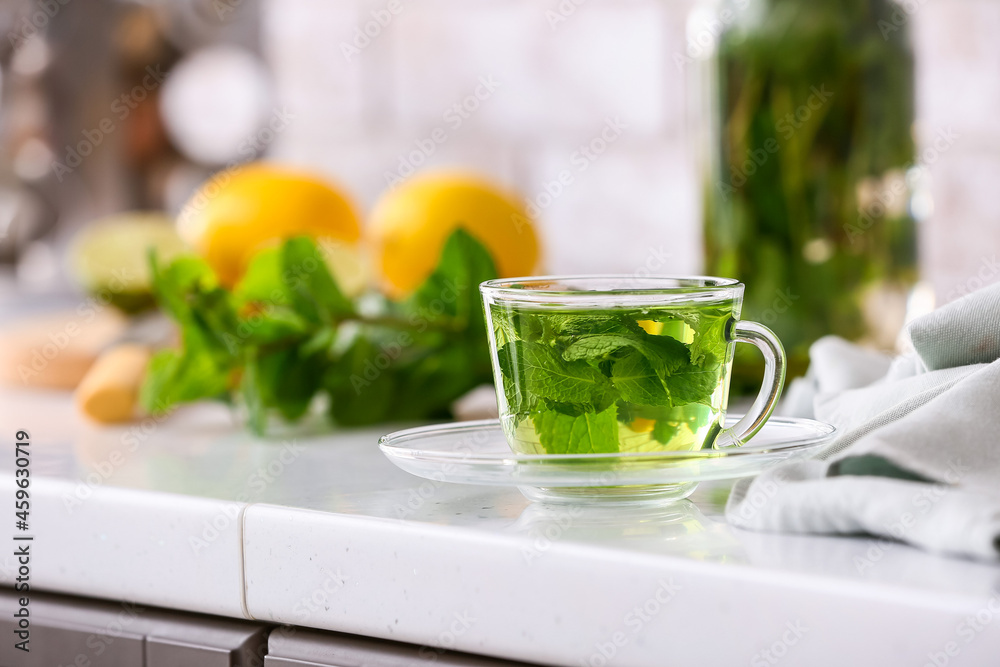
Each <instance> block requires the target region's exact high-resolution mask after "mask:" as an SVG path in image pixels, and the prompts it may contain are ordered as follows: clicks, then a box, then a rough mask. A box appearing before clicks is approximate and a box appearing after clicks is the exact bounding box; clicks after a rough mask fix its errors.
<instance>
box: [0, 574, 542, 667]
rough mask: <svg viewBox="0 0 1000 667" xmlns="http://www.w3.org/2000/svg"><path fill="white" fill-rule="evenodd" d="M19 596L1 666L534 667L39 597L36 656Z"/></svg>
mask: <svg viewBox="0 0 1000 667" xmlns="http://www.w3.org/2000/svg"><path fill="white" fill-rule="evenodd" d="M19 597H20V594H18V593H16V592H15V591H13V590H12V589H10V588H0V637H2V638H3V639H2V640H0V667H427V666H428V665H432V664H433V665H436V666H439V667H527V666H526V665H523V664H522V663H513V662H508V661H502V660H495V659H492V658H484V657H480V656H474V655H469V654H464V653H455V652H451V651H444V650H443V649H437V648H432V647H428V646H414V645H412V644H402V643H399V642H391V641H383V640H380V639H371V638H368V637H359V636H356V635H346V634H341V633H338V632H325V631H320V630H308V629H305V628H300V627H295V626H289V625H283V626H274V625H264V624H261V623H252V622H248V621H239V620H233V619H226V618H219V617H215V616H205V615H202V614H189V613H184V612H177V611H169V610H164V609H159V608H155V607H150V606H148V605H142V604H134V603H129V602H118V603H115V602H108V601H104V600H93V599H89V598H80V597H73V596H69V595H55V594H51V593H37V592H32V593H31V597H30V602H29V604H28V610H29V614H30V616H29V619H30V640H29V648H30V649H31V650H30V651H29V652H27V653H25V652H23V651H20V650H17V649H16V648H14V643H15V641H17V640H16V638H15V634H14V633H15V631H16V630H17V619H16V618H15V617H14V613H15V612H16V611H17V610H18V609H19V604H18V598H19Z"/></svg>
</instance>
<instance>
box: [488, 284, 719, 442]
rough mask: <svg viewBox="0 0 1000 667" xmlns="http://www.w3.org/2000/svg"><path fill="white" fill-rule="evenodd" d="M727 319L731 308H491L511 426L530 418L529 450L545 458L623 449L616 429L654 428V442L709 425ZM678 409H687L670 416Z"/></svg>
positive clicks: (716, 412)
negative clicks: (643, 423) (639, 424)
mask: <svg viewBox="0 0 1000 667" xmlns="http://www.w3.org/2000/svg"><path fill="white" fill-rule="evenodd" d="M732 319H733V304H732V303H729V304H726V305H719V304H714V305H707V306H699V307H691V308H689V309H683V310H682V309H677V308H670V309H669V310H667V309H664V310H663V311H661V312H660V311H658V310H657V309H655V308H653V309H643V310H641V311H638V310H628V309H622V310H603V311H587V312H552V311H539V310H534V311H528V310H517V309H510V310H505V309H503V308H502V307H500V306H499V305H498V306H495V307H494V308H493V309H492V315H491V320H492V325H493V335H494V338H495V340H496V344H497V358H498V362H499V366H500V372H501V377H502V383H503V393H504V396H505V397H506V402H507V407H508V412H509V413H510V414H511V415H513V423H511V424H510V427H512V428H513V429H515V431H516V430H517V429H518V428H519V427H520V426H521V424H522V423H523V422H526V421H530V424H531V426H532V427H533V431H534V438H537V443H531V444H532V445H535V444H537V447H536V449H540V450H541V451H539V452H538V453H548V454H580V453H604V452H618V451H623V445H622V443H621V442H620V438H619V435H620V434H619V424H623V425H628V424H632V423H633V422H635V421H636V420H637V419H643V420H650V421H653V422H654V425H653V427H652V438H653V439H654V440H655V441H656V442H659V443H661V444H667V443H670V442H671V440H672V439H673V438H674V436H675V435H676V434H677V432H678V429H680V428H681V427H682V426H684V425H686V426H687V427H688V429H689V430H690V431H691V432H692V433H693V432H695V431H700V430H701V429H703V428H706V427H709V428H710V427H711V425H710V424H709V423H708V422H711V421H712V420H717V418H718V417H719V416H720V414H721V400H722V399H721V397H720V395H719V394H717V392H716V389H717V388H718V387H719V385H720V383H722V382H723V380H724V379H725V363H726V355H727V349H728V339H727V331H726V327H727V326H729V324H730V323H731V322H732ZM640 322H642V323H643V324H646V326H647V327H648V328H653V327H656V328H657V329H660V334H658V335H653V334H650V333H648V332H647V331H646V328H644V327H643V326H642V324H640ZM682 340H687V341H688V342H682ZM684 406H688V407H689V408H690V409H688V410H677V408H683V407H684ZM514 439H515V440H518V439H519V438H518V436H517V435H516V434H515V436H514ZM710 444H711V443H709V445H710ZM528 448H529V446H526V447H525V449H528Z"/></svg>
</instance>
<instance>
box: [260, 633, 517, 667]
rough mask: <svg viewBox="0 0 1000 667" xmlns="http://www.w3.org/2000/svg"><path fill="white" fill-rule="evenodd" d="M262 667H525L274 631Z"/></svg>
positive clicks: (363, 641)
mask: <svg viewBox="0 0 1000 667" xmlns="http://www.w3.org/2000/svg"><path fill="white" fill-rule="evenodd" d="M264 665H265V667H428V665H437V666H439V667H527V666H526V665H524V664H523V663H514V662H509V661H505V660H495V659H493V658H484V657H480V656H474V655H469V654H467V653H455V652H452V651H444V650H442V649H437V648H432V647H429V646H414V645H413V644H400V643H398V642H389V641H383V640H379V639H369V638H368V637H359V636H356V635H345V634H340V633H337V632H320V631H316V630H305V629H302V628H297V627H292V626H282V627H280V628H275V629H274V630H273V631H272V632H271V635H270V637H269V638H268V640H267V657H266V658H265V659H264Z"/></svg>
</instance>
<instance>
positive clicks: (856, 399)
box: [726, 284, 1000, 560]
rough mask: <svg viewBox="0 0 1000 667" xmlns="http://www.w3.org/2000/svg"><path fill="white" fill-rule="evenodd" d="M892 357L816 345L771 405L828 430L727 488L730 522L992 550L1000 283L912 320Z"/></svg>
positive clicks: (967, 551) (998, 436) (999, 490)
mask: <svg viewBox="0 0 1000 667" xmlns="http://www.w3.org/2000/svg"><path fill="white" fill-rule="evenodd" d="M908 333H909V338H910V341H911V342H912V345H913V352H912V353H909V354H906V355H903V356H901V357H898V358H896V359H891V358H889V357H888V356H886V355H882V354H879V353H877V352H872V351H869V350H865V349H863V348H860V347H858V346H856V345H853V344H851V343H848V342H847V341H844V340H842V339H839V338H835V337H828V338H824V339H821V340H819V341H817V342H816V343H815V344H814V345H813V347H812V348H811V350H810V361H811V364H810V369H809V373H808V374H807V376H806V377H805V378H802V379H799V380H796V381H795V382H793V383H792V385H791V386H790V387H789V389H788V392H787V397H786V399H785V402H784V404H783V406H782V408H783V409H782V411H783V412H784V413H785V414H788V415H791V416H800V417H812V418H815V419H819V420H822V421H826V422H830V423H831V424H833V425H834V426H836V427H837V429H838V432H837V437H836V439H835V440H834V442H833V443H832V444H831V445H830V446H829V447H828V448H827V449H825V450H824V452H823V453H822V454H821V455H820V456H819V457H818V458H817V459H816V460H812V461H806V462H803V463H793V464H789V465H786V466H782V467H779V468H775V469H773V470H771V471H768V472H766V473H764V474H762V475H760V476H759V477H757V478H756V479H753V480H741V481H740V482H738V483H737V484H736V486H735V487H734V489H733V492H732V494H731V495H730V497H729V502H728V504H727V506H726V518H727V519H728V521H729V522H730V523H731V524H733V525H735V526H739V527H741V528H747V529H750V530H761V531H776V532H796V533H847V534H850V533H868V534H872V535H877V536H884V537H887V538H891V539H898V540H902V541H905V542H909V543H911V544H914V545H916V546H919V547H922V548H924V549H927V550H929V551H934V552H939V553H948V554H954V555H964V556H970V557H975V558H982V559H990V560H995V559H997V558H998V557H1000V284H998V285H993V286H991V287H987V288H984V289H982V290H979V291H977V292H974V293H972V294H969V295H968V296H966V297H964V298H962V299H960V300H958V301H954V302H952V303H950V304H948V305H946V306H943V307H942V308H939V309H938V310H936V311H934V312H933V313H930V314H929V315H926V316H924V317H921V318H919V319H917V320H914V321H913V322H912V323H911V325H910V327H909V330H908Z"/></svg>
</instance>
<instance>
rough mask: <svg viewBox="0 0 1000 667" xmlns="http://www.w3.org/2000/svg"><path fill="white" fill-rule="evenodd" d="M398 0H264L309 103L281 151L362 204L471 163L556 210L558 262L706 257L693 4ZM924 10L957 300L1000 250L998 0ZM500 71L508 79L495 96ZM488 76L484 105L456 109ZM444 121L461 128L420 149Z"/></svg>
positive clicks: (934, 265) (928, 244)
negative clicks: (399, 185)
mask: <svg viewBox="0 0 1000 667" xmlns="http://www.w3.org/2000/svg"><path fill="white" fill-rule="evenodd" d="M395 2H398V3H399V4H398V5H397V6H396V8H397V9H398V12H397V13H395V14H393V13H390V12H388V11H386V10H387V8H388V7H390V2H389V0H335V1H331V0H268V2H266V3H265V4H266V5H267V10H266V11H267V20H265V21H264V25H265V27H266V34H265V36H264V44H265V50H266V52H267V54H268V56H269V58H270V60H271V63H272V66H273V68H274V70H275V74H276V79H277V89H278V93H279V96H280V98H281V101H282V103H283V104H285V105H286V106H287V107H288V108H289V109H291V110H292V112H293V113H295V120H294V122H293V123H292V125H291V126H290V127H289V128H288V129H287V130H286V131H285V132H283V133H282V134H281V136H280V137H279V138H278V140H277V141H276V142H275V144H274V146H273V151H272V152H273V155H274V157H276V158H278V159H285V160H289V161H294V162H297V163H302V164H307V165H312V166H315V167H318V168H320V169H323V170H325V171H326V172H328V173H329V174H330V175H331V177H333V178H335V179H336V180H338V181H340V182H341V183H343V184H344V185H345V186H347V187H348V188H350V190H351V191H352V192H354V193H355V195H356V196H357V198H358V199H359V200H360V201H359V203H360V204H361V205H362V206H363V207H364V208H368V207H370V206H371V205H372V203H373V202H374V201H375V199H376V198H377V197H378V195H379V193H380V192H381V191H382V190H383V189H384V188H385V186H386V182H387V174H392V173H399V170H400V168H401V166H402V167H403V168H404V169H406V168H408V166H412V165H413V164H416V163H419V165H420V167H422V168H426V167H428V166H435V167H466V168H471V169H474V170H476V171H479V172H481V173H483V174H485V175H487V176H489V177H491V178H493V179H495V180H496V181H497V182H499V183H501V184H503V185H505V186H507V187H510V188H514V189H516V190H518V191H519V192H520V193H522V194H523V195H524V196H525V197H526V198H528V199H529V200H531V201H532V202H534V203H535V204H536V205H538V206H539V210H540V213H539V223H540V226H541V229H542V233H543V236H544V241H545V249H546V263H547V268H548V269H549V270H550V271H554V272H585V271H602V272H604V271H635V270H637V269H639V268H641V267H643V266H645V265H647V263H650V262H654V260H653V259H651V258H653V257H655V258H657V259H656V260H655V261H657V262H658V261H660V260H659V259H658V258H660V257H661V255H662V253H664V252H665V253H668V254H669V257H668V258H667V259H666V260H665V261H664V264H663V265H662V266H658V267H657V270H660V271H673V272H694V271H698V270H700V267H701V260H700V254H701V242H700V222H699V215H700V213H699V210H700V202H699V200H700V195H699V190H698V180H697V177H696V174H695V172H694V170H693V168H692V166H691V165H692V161H691V160H690V151H689V149H688V146H687V144H689V143H690V142H688V141H687V139H688V137H687V133H686V127H687V126H686V125H685V120H686V118H685V108H686V105H687V104H689V102H687V101H686V98H685V90H686V88H685V83H684V80H683V76H684V75H685V74H687V73H688V72H685V71H681V70H680V69H679V68H678V67H677V66H676V64H675V62H674V55H675V54H677V53H681V52H683V47H684V42H683V39H684V23H685V17H686V14H687V11H688V8H689V6H690V2H689V1H688V0H680V1H672V0H617V1H616V0H587V1H586V2H584V3H583V4H581V5H579V6H576V5H575V4H574V3H573V0H543V1H538V0H475V1H472V0H464V1H463V0H395ZM918 6H919V9H918V10H917V12H916V13H915V14H913V16H912V17H910V21H911V22H912V24H913V29H914V37H915V44H916V46H917V50H918V63H919V64H918V67H919V80H918V89H919V92H918V110H919V116H920V123H919V124H918V128H917V132H918V137H919V138H920V140H921V142H922V143H923V144H926V145H931V144H932V142H933V139H934V137H935V135H936V133H937V132H939V131H940V130H942V129H943V128H952V129H953V130H954V131H955V132H957V133H958V134H959V139H958V140H956V141H955V142H954V145H953V146H951V147H949V148H948V150H946V151H944V152H943V153H942V155H941V157H940V158H939V159H937V160H936V161H935V162H934V164H932V165H929V169H930V173H931V175H932V177H933V178H932V179H931V183H932V191H933V193H934V197H935V201H936V207H935V214H934V216H933V217H932V219H931V220H930V221H928V223H927V224H926V225H925V226H924V229H923V230H922V240H923V244H924V245H923V257H922V261H923V264H924V270H925V274H926V275H927V277H928V279H929V280H930V281H931V282H932V284H933V285H934V287H935V288H936V291H937V293H938V296H939V299H942V300H943V298H944V297H946V296H954V295H955V294H956V290H958V289H959V288H961V287H962V286H965V285H966V284H967V283H968V282H969V280H970V279H972V280H973V282H974V280H975V278H974V277H975V275H976V273H977V272H981V271H982V269H981V266H982V264H983V262H984V261H985V260H984V257H986V258H989V257H991V256H992V254H991V253H992V252H993V249H995V248H996V249H1000V204H998V203H997V198H996V196H995V194H994V193H995V192H996V189H997V188H996V185H995V184H996V183H997V182H1000V123H997V122H996V120H995V119H996V118H997V116H998V113H1000V40H998V39H997V38H996V35H997V34H1000V3H998V2H996V1H995V0H952V1H950V2H944V1H943V0H924V2H923V3H919V5H918ZM573 7H575V9H574V10H573V11H572V12H567V11H565V9H566V8H573ZM560 8H563V10H564V11H563V12H562V13H560ZM379 17H381V19H382V22H383V23H385V25H384V26H383V25H379V24H378V23H377V22H376V19H377V18H379ZM387 19H388V20H387ZM365 29H368V31H369V37H368V42H367V43H365V42H362V44H364V46H363V47H362V48H360V49H359V52H352V53H347V54H345V53H344V52H343V47H342V45H343V44H345V43H346V44H351V41H352V40H353V39H354V37H355V33H356V31H364V30H365ZM484 78H485V79H487V80H492V81H495V82H496V83H497V84H498V85H497V86H496V89H495V90H494V91H492V92H490V93H488V94H486V92H485V88H483V86H482V83H481V82H482V81H483V80H484ZM477 88H479V92H480V96H481V97H484V98H485V99H480V100H476V101H474V102H472V103H470V105H469V106H470V107H472V106H475V107H476V108H475V110H471V111H468V112H467V113H465V116H464V117H463V116H459V115H457V113H456V112H455V111H449V109H451V107H452V106H453V105H454V104H456V103H461V102H462V100H463V99H466V98H468V96H470V95H474V94H475V92H476V90H477ZM616 118H617V119H618V121H619V122H620V123H622V124H624V125H625V126H626V127H625V128H624V129H623V130H622V131H621V133H620V137H618V138H616V139H615V140H614V141H613V142H610V143H609V144H608V146H607V148H606V150H605V151H604V152H603V153H602V154H601V155H600V156H599V157H598V158H597V159H596V160H594V161H593V162H592V163H591V162H589V161H587V162H586V165H587V166H586V169H583V168H582V165H583V162H581V161H580V159H579V156H577V158H576V159H574V155H575V154H577V153H578V152H579V150H580V147H581V146H582V145H586V144H588V143H589V142H590V141H592V140H594V139H595V138H596V137H599V136H600V133H601V132H602V128H603V127H604V126H605V124H606V123H607V122H608V120H609V119H616ZM459 121H460V122H459ZM435 130H438V132H443V133H444V134H443V135H440V134H439V135H438V136H444V137H446V140H445V141H444V142H443V143H439V144H435V145H434V149H433V153H432V154H431V155H429V156H424V155H423V154H421V153H420V152H414V151H419V146H420V145H421V144H422V145H424V146H425V147H429V146H431V145H432V144H433V142H432V141H431V142H429V138H430V137H431V136H432V133H433V132H434V131H435ZM598 145H599V142H598ZM424 152H425V153H426V152H428V151H424ZM562 172H565V173H562ZM561 173H562V176H563V179H564V181H565V182H564V183H562V184H559V178H560V174H561ZM567 179H568V180H567ZM557 191H558V192H557ZM553 193H555V194H553ZM661 248H662V249H663V250H661ZM994 278H995V279H1000V275H997V276H994Z"/></svg>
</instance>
